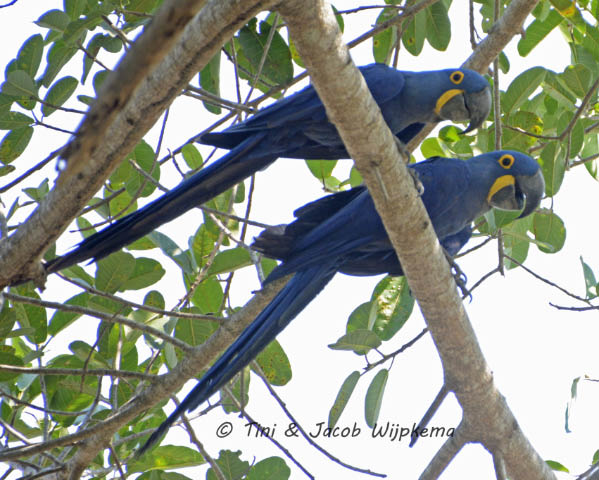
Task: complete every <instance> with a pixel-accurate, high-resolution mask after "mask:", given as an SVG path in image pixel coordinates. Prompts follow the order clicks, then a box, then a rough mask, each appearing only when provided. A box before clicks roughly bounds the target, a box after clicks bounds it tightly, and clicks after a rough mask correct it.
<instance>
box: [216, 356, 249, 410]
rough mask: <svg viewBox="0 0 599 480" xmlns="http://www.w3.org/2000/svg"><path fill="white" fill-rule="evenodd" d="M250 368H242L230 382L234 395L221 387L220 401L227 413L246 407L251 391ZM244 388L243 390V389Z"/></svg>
mask: <svg viewBox="0 0 599 480" xmlns="http://www.w3.org/2000/svg"><path fill="white" fill-rule="evenodd" d="M250 383H251V378H250V369H249V368H247V367H246V368H242V369H241V371H240V372H239V374H237V375H235V376H234V377H233V380H232V382H230V383H229V389H230V392H231V393H232V395H229V392H228V391H225V390H224V389H221V391H220V401H221V405H222V408H223V410H224V411H225V412H226V413H233V412H239V411H240V408H239V407H238V405H239V406H241V408H245V407H246V405H247V404H248V402H249V400H250V399H249V395H248V393H249V391H250ZM242 388H243V391H242Z"/></svg>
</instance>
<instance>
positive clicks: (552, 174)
mask: <svg viewBox="0 0 599 480" xmlns="http://www.w3.org/2000/svg"><path fill="white" fill-rule="evenodd" d="M538 161H539V163H540V164H541V170H542V171H543V177H545V195H547V196H548V197H552V196H553V195H555V194H556V193H557V192H558V191H559V189H560V187H561V185H562V182H563V180H564V173H565V171H566V162H565V160H564V159H563V158H562V155H561V149H560V146H559V144H558V143H557V142H549V143H548V144H547V146H546V147H545V148H543V150H542V151H541V156H540V157H539V159H538Z"/></svg>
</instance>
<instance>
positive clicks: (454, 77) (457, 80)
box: [449, 70, 464, 85]
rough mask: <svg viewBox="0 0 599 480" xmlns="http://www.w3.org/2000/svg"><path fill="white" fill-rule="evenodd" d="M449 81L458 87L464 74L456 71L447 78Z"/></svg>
mask: <svg viewBox="0 0 599 480" xmlns="http://www.w3.org/2000/svg"><path fill="white" fill-rule="evenodd" d="M449 79H450V80H451V81H452V82H453V83H455V84H456V85H459V84H460V83H462V80H464V74H463V73H462V72H460V71H459V70H456V71H455V72H453V73H452V74H451V75H450V76H449Z"/></svg>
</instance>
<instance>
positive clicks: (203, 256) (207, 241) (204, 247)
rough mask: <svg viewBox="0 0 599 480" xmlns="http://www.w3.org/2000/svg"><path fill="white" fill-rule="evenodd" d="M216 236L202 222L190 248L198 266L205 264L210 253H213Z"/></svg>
mask: <svg viewBox="0 0 599 480" xmlns="http://www.w3.org/2000/svg"><path fill="white" fill-rule="evenodd" d="M216 238H217V237H216V235H214V234H213V233H212V232H211V231H209V230H208V228H207V227H206V224H202V225H200V228H198V230H197V232H196V233H195V235H194V236H193V238H192V239H191V242H190V250H191V252H192V253H193V259H194V260H195V263H196V265H197V266H198V267H203V266H204V265H205V263H206V261H207V259H208V257H209V255H210V254H211V253H212V249H213V248H214V243H215V242H216Z"/></svg>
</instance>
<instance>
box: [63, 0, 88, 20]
mask: <svg viewBox="0 0 599 480" xmlns="http://www.w3.org/2000/svg"><path fill="white" fill-rule="evenodd" d="M88 3H89V2H88V1H87V0H64V11H65V12H66V13H67V15H68V16H69V18H70V19H71V20H77V19H78V18H79V17H80V16H81V15H83V13H84V12H85V9H86V7H87V5H88Z"/></svg>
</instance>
